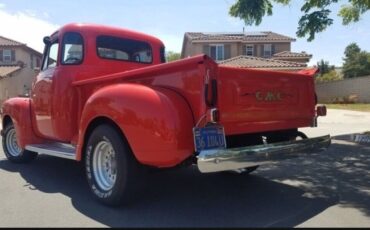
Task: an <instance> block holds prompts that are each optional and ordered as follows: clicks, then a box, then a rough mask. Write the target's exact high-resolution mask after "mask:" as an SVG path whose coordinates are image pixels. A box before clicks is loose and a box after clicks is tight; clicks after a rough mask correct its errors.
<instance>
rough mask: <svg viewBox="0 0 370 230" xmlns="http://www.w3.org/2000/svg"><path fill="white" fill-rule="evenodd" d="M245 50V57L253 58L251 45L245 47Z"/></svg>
mask: <svg viewBox="0 0 370 230" xmlns="http://www.w3.org/2000/svg"><path fill="white" fill-rule="evenodd" d="M245 49H246V52H245V53H246V55H247V56H254V52H253V51H254V46H253V45H247V46H246V47H245Z"/></svg>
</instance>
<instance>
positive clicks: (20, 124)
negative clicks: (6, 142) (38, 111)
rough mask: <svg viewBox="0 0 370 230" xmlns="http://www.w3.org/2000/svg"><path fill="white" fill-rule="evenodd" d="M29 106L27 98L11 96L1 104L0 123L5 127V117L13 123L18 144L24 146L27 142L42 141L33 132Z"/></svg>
mask: <svg viewBox="0 0 370 230" xmlns="http://www.w3.org/2000/svg"><path fill="white" fill-rule="evenodd" d="M31 117H32V116H31V106H30V99H29V98H18V97H16V98H11V99H9V100H7V101H5V102H4V104H3V115H2V119H3V120H2V125H3V128H5V125H6V124H7V123H6V122H7V121H8V120H7V119H8V118H10V119H11V121H12V122H13V124H14V127H15V131H16V135H17V141H18V145H19V146H20V147H21V148H24V147H25V146H26V145H28V144H38V143H42V139H40V138H38V137H37V136H36V134H35V133H34V132H33V128H32V121H31Z"/></svg>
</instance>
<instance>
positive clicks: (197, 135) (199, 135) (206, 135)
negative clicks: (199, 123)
mask: <svg viewBox="0 0 370 230" xmlns="http://www.w3.org/2000/svg"><path fill="white" fill-rule="evenodd" d="M193 134H194V144H195V151H196V152H200V151H202V150H207V149H218V148H226V140H225V131H224V128H223V127H222V126H209V127H204V128H193Z"/></svg>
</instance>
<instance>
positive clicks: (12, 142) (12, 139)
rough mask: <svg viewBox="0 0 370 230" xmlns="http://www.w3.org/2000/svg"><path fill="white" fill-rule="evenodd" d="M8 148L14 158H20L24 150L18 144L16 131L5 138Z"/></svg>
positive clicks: (12, 130) (11, 131) (13, 130)
mask: <svg viewBox="0 0 370 230" xmlns="http://www.w3.org/2000/svg"><path fill="white" fill-rule="evenodd" d="M5 143H6V148H7V149H8V152H9V154H10V155H11V156H13V157H18V156H19V155H21V153H22V149H21V148H20V147H19V145H18V142H17V136H16V134H15V129H11V130H9V132H7V134H6V137H5Z"/></svg>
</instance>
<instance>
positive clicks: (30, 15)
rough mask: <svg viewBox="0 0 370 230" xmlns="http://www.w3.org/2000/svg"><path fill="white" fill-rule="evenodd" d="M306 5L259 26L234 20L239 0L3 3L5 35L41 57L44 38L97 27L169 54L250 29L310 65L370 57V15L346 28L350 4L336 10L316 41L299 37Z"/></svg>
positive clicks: (277, 12)
mask: <svg viewBox="0 0 370 230" xmlns="http://www.w3.org/2000/svg"><path fill="white" fill-rule="evenodd" d="M302 2H303V0H292V3H291V4H290V6H285V7H284V6H280V5H274V9H273V16H269V17H265V18H264V19H263V22H262V23H261V24H260V25H259V26H257V27H256V26H245V25H244V23H243V21H242V20H240V19H237V18H233V17H231V16H229V14H228V11H229V8H230V6H231V5H232V4H234V3H235V0H140V1H138V0H103V1H97V0H95V1H94V0H74V1H71V0H64V1H46V0H32V1H29V0H0V35H1V36H4V37H8V38H11V39H14V40H16V41H19V42H22V43H26V44H27V45H28V46H30V47H32V48H34V49H36V50H38V51H40V52H42V50H43V42H42V38H43V37H44V36H46V35H50V34H52V33H53V32H54V31H56V30H57V29H58V28H59V27H61V26H63V25H64V24H67V23H71V22H81V23H97V24H104V25H111V26H118V27H122V28H128V29H132V30H136V31H140V32H144V33H147V34H151V35H154V36H156V37H158V38H159V39H161V40H162V41H163V42H164V44H165V45H166V50H167V51H169V50H171V51H175V52H181V47H182V41H183V37H184V33H185V32H242V31H243V27H245V30H246V31H273V32H277V33H281V34H283V35H287V36H290V37H294V38H296V39H297V41H296V42H293V43H292V51H293V52H301V51H306V52H307V53H310V54H312V55H313V58H312V59H311V61H310V63H309V64H310V65H315V64H316V63H317V62H318V61H319V60H321V59H324V60H325V61H329V63H330V64H332V65H336V66H341V65H342V62H343V59H342V58H343V52H344V49H345V47H346V46H347V45H348V44H350V43H351V42H356V43H357V44H358V45H359V46H360V48H361V49H363V50H367V51H369V52H370V13H369V12H367V13H365V14H364V15H363V16H362V18H361V21H360V22H358V23H354V24H351V25H349V26H343V25H342V24H341V19H340V18H338V17H337V16H336V14H337V12H338V9H339V8H340V6H341V5H342V4H344V3H346V2H347V1H339V4H336V5H333V6H332V7H331V10H332V15H331V16H332V18H333V19H334V24H333V25H332V26H331V27H329V28H328V29H327V30H326V31H324V32H322V33H320V34H318V35H317V36H316V39H315V40H314V41H312V42H307V40H306V39H305V38H297V36H296V34H295V33H296V30H297V26H298V21H299V18H300V16H301V14H300V13H301V12H300V6H301V5H302Z"/></svg>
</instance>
